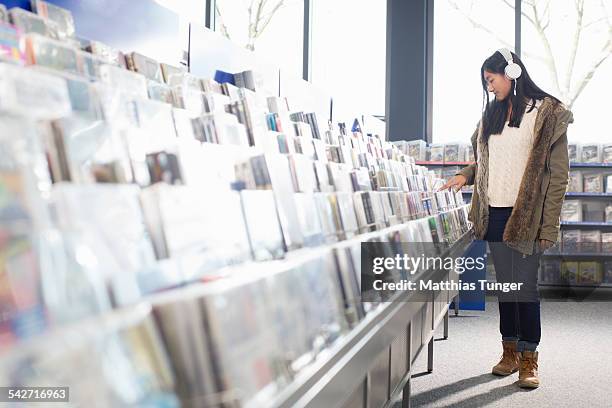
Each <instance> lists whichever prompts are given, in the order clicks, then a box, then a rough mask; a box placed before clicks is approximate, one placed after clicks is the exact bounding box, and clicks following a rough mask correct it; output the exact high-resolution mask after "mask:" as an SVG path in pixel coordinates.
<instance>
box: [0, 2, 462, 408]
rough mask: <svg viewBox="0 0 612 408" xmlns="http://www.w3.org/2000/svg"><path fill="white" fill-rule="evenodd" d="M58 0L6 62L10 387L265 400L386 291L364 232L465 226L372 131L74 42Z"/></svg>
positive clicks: (429, 181)
mask: <svg viewBox="0 0 612 408" xmlns="http://www.w3.org/2000/svg"><path fill="white" fill-rule="evenodd" d="M37 3H41V4H43V2H37ZM49 7H50V5H49ZM49 7H46V6H42V5H38V6H37V7H35V8H34V10H36V11H37V13H39V14H41V15H44V16H43V17H42V21H43V22H44V23H45V24H46V25H48V26H49V27H53V28H54V29H55V28H57V27H59V30H60V31H61V34H57V35H55V34H52V33H50V32H46V31H45V30H42V29H41V30H39V31H36V30H34V29H27V26H26V25H22V27H20V29H21V30H22V31H23V32H25V33H26V34H24V37H23V38H22V40H23V41H21V43H22V44H23V45H24V48H19V50H20V51H21V52H22V53H23V55H25V56H26V58H25V64H26V65H28V66H27V67H22V66H19V64H9V63H0V92H1V94H2V96H3V97H2V98H0V242H2V246H1V249H0V282H2V285H0V307H1V310H0V344H1V345H2V349H3V350H9V352H4V353H2V354H0V367H1V369H0V373H1V374H0V376H3V377H2V378H0V379H1V380H2V381H1V382H2V383H3V384H7V385H13V386H17V385H32V384H48V383H49V382H50V381H51V380H49V379H51V378H53V379H58V378H59V379H60V380H61V383H62V384H65V385H67V386H70V387H71V402H73V401H74V403H75V404H77V405H78V404H79V403H82V404H86V403H85V402H83V401H85V400H87V401H91V399H92V398H93V397H94V396H95V397H96V400H97V401H101V403H100V404H101V405H103V406H177V405H178V404H181V405H184V406H194V407H196V406H198V407H199V406H231V405H232V404H234V405H237V404H238V401H240V404H249V403H250V404H251V405H252V406H265V403H262V402H261V401H262V400H261V399H262V398H263V399H264V400H265V398H266V396H270V394H274V393H275V392H276V391H275V390H276V389H277V388H276V387H278V386H279V385H280V384H283V383H286V382H287V381H290V380H291V379H292V378H293V376H294V375H296V373H298V372H299V371H300V369H302V368H303V367H304V366H305V365H307V364H309V363H310V362H312V360H313V359H314V358H316V356H317V355H318V354H319V352H320V351H321V350H322V349H324V348H326V347H328V346H329V345H330V344H331V343H333V342H334V341H335V340H336V339H338V338H339V337H340V336H342V335H343V334H344V333H346V332H347V331H348V330H350V328H351V327H353V326H354V325H355V324H357V323H358V322H359V321H360V320H361V319H362V318H363V317H364V316H365V314H366V313H368V311H369V310H371V309H372V308H373V307H375V305H373V304H363V303H361V302H360V293H359V287H360V276H361V275H360V256H359V255H360V251H359V243H360V241H361V240H362V239H363V240H366V239H368V240H382V241H391V242H414V243H415V244H414V247H413V248H412V250H417V247H418V246H419V245H420V244H418V243H426V242H443V243H446V244H451V243H453V242H455V241H456V240H457V239H458V238H459V237H460V236H461V235H462V234H464V233H465V232H466V231H467V229H468V223H467V218H466V208H465V206H464V204H463V198H462V196H461V194H460V193H453V192H451V191H448V190H447V191H442V192H438V191H436V190H437V188H438V187H439V186H440V185H441V180H439V179H437V178H436V177H435V175H434V174H433V173H432V172H430V171H428V170H427V169H426V168H424V167H422V166H418V165H416V164H415V162H414V159H412V158H410V157H408V156H406V155H405V154H403V153H402V152H401V151H400V150H399V149H398V148H397V147H395V146H393V145H391V144H389V143H386V142H384V141H382V140H381V139H380V138H379V137H378V136H369V135H368V136H365V135H363V134H362V133H361V132H349V131H347V129H346V127H345V126H339V127H337V128H334V127H332V126H330V125H329V124H328V126H327V128H325V129H322V128H321V126H320V123H319V122H317V118H316V115H315V114H314V113H308V112H306V113H305V112H291V111H290V109H289V104H288V102H287V100H286V99H283V98H278V97H267V96H266V95H263V94H261V93H260V92H254V91H252V90H249V89H246V88H239V87H236V86H233V85H231V84H228V83H225V84H219V83H217V82H215V81H214V80H212V79H203V78H196V77H194V76H191V75H189V74H187V73H185V72H182V70H180V69H179V68H173V67H170V66H165V65H163V64H158V63H157V62H156V61H153V60H150V59H148V58H146V57H144V56H142V55H140V54H138V53H130V54H122V53H119V52H118V51H116V50H112V49H110V48H108V47H105V46H103V45H102V44H99V43H94V42H86V41H82V40H78V39H77V37H76V36H74V29H73V28H74V27H73V26H70V24H67V23H66V24H60V22H57V21H56V23H57V24H53V23H52V22H53V21H55V20H60V18H59V17H58V16H61V15H64V16H66V15H67V14H66V13H68V15H69V12H68V11H67V10H63V9H57V10H56V9H55V8H54V7H56V6H53V7H50V8H49ZM43 10H44V11H43ZM62 10H63V11H62ZM18 14H21V15H25V17H24V18H27V19H31V20H32V21H34V20H36V21H38V20H37V19H38V18H39V17H40V16H37V15H34V14H32V13H29V14H24V13H23V12H20V11H18V9H11V10H10V12H9V15H11V16H13V15H15V16H16V15H18ZM52 15H53V16H56V17H53V18H52ZM64 20H66V21H68V20H69V19H68V18H66V19H64ZM11 21H13V22H15V21H17V20H16V19H15V18H12V19H11ZM56 25H57V27H56ZM7 27H8V26H7ZM23 27H26V28H23ZM71 27H72V28H71ZM51 31H53V30H51ZM58 33H59V31H58ZM17 35H21V33H19V32H17ZM121 59H123V61H124V63H121ZM243 74H244V73H243ZM243 77H244V78H243V79H245V81H244V82H245V84H246V83H247V82H250V80H248V79H249V78H248V75H246V74H245V75H244V76H243ZM245 86H246V85H245ZM364 234H365V235H364ZM391 234H392V235H391ZM211 281H217V282H212V283H211ZM178 287H180V288H178ZM159 291H163V292H164V293H161V294H158V295H154V293H155V292H159ZM143 303H144V304H148V305H150V306H148V307H144V308H143V307H137V306H135V305H138V304H143ZM116 308H121V309H122V310H123V311H117V310H113V309H116ZM96 315H101V316H98V318H95V316H96ZM87 318H89V319H93V320H91V321H89V323H88V322H87V321H85V322H83V319H87ZM75 325H76V326H75ZM77 334H78V335H79V336H78V341H77V340H76V339H77ZM16 343H19V344H18V345H16ZM49 344H53V345H55V344H57V347H54V348H53V350H52V351H51V352H49V351H48V347H49ZM10 345H12V346H15V345H16V346H15V347H7V346H10ZM60 361H61V362H62V363H61V364H58V362H60ZM108 367H112V370H109V368H108ZM52 382H53V383H55V382H56V381H52ZM77 401H78V402H77Z"/></svg>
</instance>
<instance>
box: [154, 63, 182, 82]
mask: <svg viewBox="0 0 612 408" xmlns="http://www.w3.org/2000/svg"><path fill="white" fill-rule="evenodd" d="M160 67H161V72H162V75H163V78H164V82H165V83H166V84H168V85H170V83H171V80H172V79H173V77H174V76H175V75H181V74H184V73H185V72H186V70H185V68H183V67H175V66H173V65H169V64H165V63H161V64H160Z"/></svg>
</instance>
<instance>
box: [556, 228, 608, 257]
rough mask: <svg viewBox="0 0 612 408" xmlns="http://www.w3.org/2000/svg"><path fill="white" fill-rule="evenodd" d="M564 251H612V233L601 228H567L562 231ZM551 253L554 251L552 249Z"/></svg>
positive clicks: (562, 247) (561, 249) (590, 252)
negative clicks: (602, 230) (600, 229)
mask: <svg viewBox="0 0 612 408" xmlns="http://www.w3.org/2000/svg"><path fill="white" fill-rule="evenodd" d="M557 250H559V251H561V252H562V253H567V254H573V253H587V254H595V253H600V252H603V253H610V252H612V233H611V232H601V231H599V230H579V229H567V230H563V231H562V232H561V246H560V248H557ZM551 253H554V251H552V252H551Z"/></svg>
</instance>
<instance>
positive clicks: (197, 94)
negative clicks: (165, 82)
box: [172, 85, 206, 116]
mask: <svg viewBox="0 0 612 408" xmlns="http://www.w3.org/2000/svg"><path fill="white" fill-rule="evenodd" d="M172 93H173V96H174V106H175V107H176V108H181V109H186V110H188V111H189V112H191V113H192V114H193V115H194V116H197V115H201V114H203V113H204V112H206V109H205V106H204V99H203V98H202V92H201V91H199V90H197V89H193V88H190V87H185V86H183V85H176V86H172Z"/></svg>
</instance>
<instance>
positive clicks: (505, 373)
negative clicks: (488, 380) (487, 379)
mask: <svg viewBox="0 0 612 408" xmlns="http://www.w3.org/2000/svg"><path fill="white" fill-rule="evenodd" d="M517 371H518V368H517V369H515V370H512V372H510V373H509V372H507V371H496V370H495V369H493V370H491V374H493V375H498V376H500V377H507V376H509V375H512V374H514V373H516V372H517Z"/></svg>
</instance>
